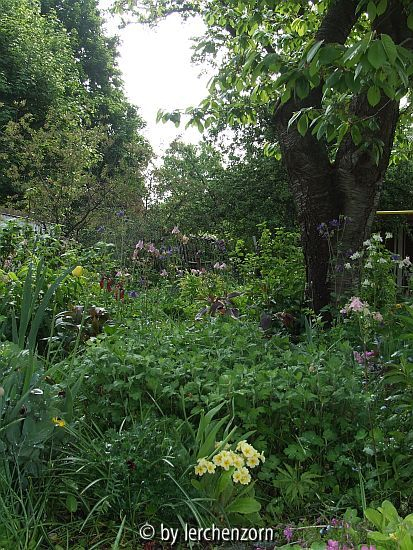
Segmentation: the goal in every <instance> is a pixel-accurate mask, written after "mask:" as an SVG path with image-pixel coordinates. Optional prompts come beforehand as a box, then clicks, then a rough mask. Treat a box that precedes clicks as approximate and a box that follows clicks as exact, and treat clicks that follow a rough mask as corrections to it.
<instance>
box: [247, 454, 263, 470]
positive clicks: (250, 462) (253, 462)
mask: <svg viewBox="0 0 413 550" xmlns="http://www.w3.org/2000/svg"><path fill="white" fill-rule="evenodd" d="M258 457H259V454H258V453H257V454H255V455H254V456H250V457H249V458H247V466H248V467H249V468H255V466H258V464H259V463H260V461H259V458H258Z"/></svg>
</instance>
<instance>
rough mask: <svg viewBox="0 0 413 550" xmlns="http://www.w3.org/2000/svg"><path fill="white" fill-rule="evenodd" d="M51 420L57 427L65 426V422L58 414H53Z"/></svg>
mask: <svg viewBox="0 0 413 550" xmlns="http://www.w3.org/2000/svg"><path fill="white" fill-rule="evenodd" d="M52 422H53V424H54V425H55V426H57V427H58V428H63V427H64V426H66V422H65V421H64V420H63V419H62V418H59V417H58V416H54V417H53V418H52Z"/></svg>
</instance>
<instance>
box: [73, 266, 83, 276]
mask: <svg viewBox="0 0 413 550" xmlns="http://www.w3.org/2000/svg"><path fill="white" fill-rule="evenodd" d="M82 274H83V267H82V266H81V265H77V266H76V267H75V268H74V270H73V271H72V275H73V277H81V276H82Z"/></svg>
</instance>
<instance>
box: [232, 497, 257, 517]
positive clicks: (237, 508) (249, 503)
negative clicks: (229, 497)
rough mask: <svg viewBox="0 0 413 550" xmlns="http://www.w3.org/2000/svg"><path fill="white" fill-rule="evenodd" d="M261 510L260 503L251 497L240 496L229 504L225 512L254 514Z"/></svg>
mask: <svg viewBox="0 0 413 550" xmlns="http://www.w3.org/2000/svg"><path fill="white" fill-rule="evenodd" d="M260 510H261V504H260V503H259V502H258V501H257V500H255V498H252V497H242V498H239V499H237V500H236V501H235V502H233V503H232V504H230V506H228V508H227V510H226V511H227V512H229V513H230V512H235V513H238V514H255V513H256V512H259V511H260Z"/></svg>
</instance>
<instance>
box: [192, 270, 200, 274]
mask: <svg viewBox="0 0 413 550" xmlns="http://www.w3.org/2000/svg"><path fill="white" fill-rule="evenodd" d="M191 273H192V275H199V271H198V270H197V269H191Z"/></svg>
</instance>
